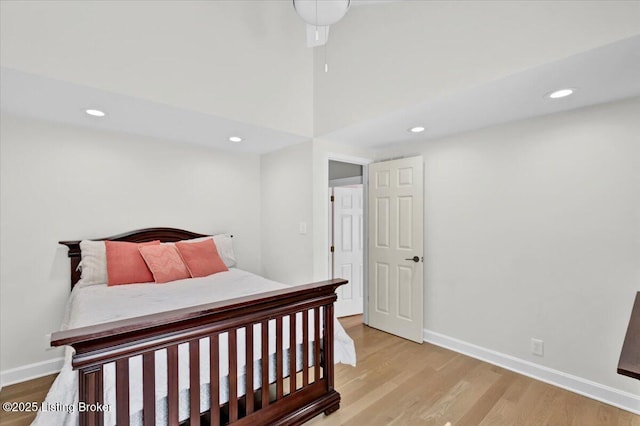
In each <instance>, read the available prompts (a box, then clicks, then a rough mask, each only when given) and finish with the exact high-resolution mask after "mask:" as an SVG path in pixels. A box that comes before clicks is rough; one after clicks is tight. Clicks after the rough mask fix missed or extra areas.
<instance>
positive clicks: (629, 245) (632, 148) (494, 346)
mask: <svg viewBox="0 0 640 426" xmlns="http://www.w3.org/2000/svg"><path fill="white" fill-rule="evenodd" d="M638 117H640V98H634V99H630V100H626V101H622V102H618V103H612V104H607V105H601V106H596V107H590V108H586V109H582V110H575V111H572V112H567V113H562V114H556V115H551V116H546V117H540V118H535V119H530V120H526V121H521V122H517V123H512V124H506V125H502V126H498V127H493V128H489V129H485V130H480V131H474V132H470V133H467V134H462V135H458V136H452V137H447V138H444V139H440V140H436V141H427V142H423V143H418V144H414V145H412V146H407V147H403V148H398V149H395V150H393V151H388V152H386V153H384V154H383V155H382V157H381V158H384V157H391V156H397V155H403V154H404V155H410V154H422V155H423V156H424V159H425V203H424V205H425V210H424V211H425V231H424V233H425V235H424V238H425V239H424V241H425V274H424V276H425V293H424V294H425V300H424V306H425V328H426V329H428V330H431V331H435V332H437V333H441V334H444V335H446V336H450V337H453V338H456V339H460V340H462V341H465V342H469V343H472V344H475V345H478V346H481V347H484V348H488V349H491V350H494V351H498V352H501V353H503V354H507V355H511V356H514V357H517V358H520V359H524V360H528V361H531V362H534V363H539V364H542V365H544V366H547V367H550V368H553V369H556V370H560V371H562V372H565V373H569V374H571V375H575V376H578V377H582V378H585V379H588V380H591V381H594V382H597V383H600V384H603V385H606V386H610V387H613V388H616V389H619V390H622V391H627V392H631V393H633V394H635V395H638V394H639V393H640V385H639V383H638V382H637V381H636V380H633V379H631V378H628V377H625V376H621V375H618V374H616V366H617V363H618V357H619V354H620V348H621V345H622V341H623V339H624V335H625V332H626V327H627V323H628V320H629V314H630V312H631V307H632V304H633V300H634V297H635V294H636V291H638V290H640V261H639V260H640V121H639V120H638ZM531 337H536V338H539V339H542V340H544V343H545V348H544V349H545V354H544V357H543V358H540V357H536V356H534V355H532V354H531V352H530V347H529V342H530V338H531Z"/></svg>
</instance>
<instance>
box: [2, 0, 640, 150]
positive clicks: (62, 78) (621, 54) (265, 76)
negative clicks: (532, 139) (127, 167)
mask: <svg viewBox="0 0 640 426" xmlns="http://www.w3.org/2000/svg"><path fill="white" fill-rule="evenodd" d="M9 3H10V7H9V6H7V5H8V4H9ZM27 3H29V2H27ZM254 3H255V4H256V5H259V9H260V10H259V11H257V10H254ZM287 3H288V2H287ZM436 3H437V2H436ZM52 4H55V5H58V4H64V5H65V7H64V8H61V9H58V8H56V7H52V6H51V5H52ZM131 4H132V6H131V7H130V9H127V10H128V11H130V13H131V14H133V16H128V17H127V18H126V20H125V21H126V22H124V21H118V22H119V24H120V25H121V26H122V25H125V24H126V25H130V27H127V28H125V29H123V30H122V32H123V34H125V35H124V36H122V37H123V38H122V39H118V38H117V37H119V35H118V34H116V33H113V32H112V33H109V32H108V31H106V29H107V27H109V25H112V24H113V22H114V21H117V20H119V19H120V18H119V16H120V14H121V13H120V12H121V11H120V9H118V8H119V7H121V4H120V5H116V6H114V8H115V9H118V10H115V9H114V10H112V9H111V8H110V7H108V4H107V3H99V4H98V3H95V2H90V3H89V2H88V3H82V5H81V6H76V5H79V3H76V2H68V1H66V2H46V3H37V5H35V6H34V5H29V4H25V3H21V2H2V7H3V18H2V24H3V25H2V27H3V28H2V40H1V41H2V52H0V53H1V54H2V63H1V65H2V68H1V69H0V107H1V108H2V109H3V110H5V111H9V112H12V113H15V114H20V115H27V116H31V117H36V118H39V119H44V120H51V121H56V122H62V123H68V124H72V125H77V126H83V127H90V128H96V129H101V130H109V131H116V132H125V133H131V134H137V135H143V136H149V137H154V138H161V139H169V140H174V141H179V142H186V143H196V144H202V145H207V146H211V147H216V148H220V149H225V150H233V151H243V152H251V153H257V154H261V153H265V152H269V151H273V150H276V149H279V148H282V147H285V146H288V145H293V144H297V143H300V142H303V141H306V140H309V134H310V133H309V131H308V129H310V128H311V125H310V124H309V123H311V122H312V120H313V108H314V107H313V96H312V95H313V94H312V91H311V89H312V84H310V83H309V82H312V81H313V79H314V78H317V77H318V76H317V74H314V69H313V66H312V63H311V59H312V55H311V54H306V53H305V52H306V51H305V50H303V49H302V48H301V47H300V46H304V44H305V38H304V23H303V22H302V21H301V20H299V19H298V18H297V17H296V16H295V12H293V8H291V10H289V8H288V6H287V7H284V6H283V2H277V1H276V2H219V3H218V2H211V3H207V5H206V9H205V10H206V12H207V16H208V17H207V19H198V20H197V24H196V25H195V26H193V25H191V24H190V22H191V19H192V18H194V16H197V15H198V14H199V9H198V8H197V7H195V6H194V5H195V4H196V3H193V4H192V3H190V4H189V5H187V6H186V9H185V10H182V9H180V7H181V6H180V3H179V2H178V3H171V4H166V3H163V2H159V3H154V6H156V7H155V8H154V7H153V6H148V5H149V3H147V2H131ZM399 4H404V6H403V7H404V8H410V7H411V2H400V3H399ZM434 4H435V3H434ZM443 4H444V3H443ZM563 4H564V3H563ZM393 6H394V5H393V4H392V5H387V6H381V7H393ZM499 6H500V3H495V4H493V7H499ZM43 7H44V9H46V10H41V9H42V8H43ZM77 7H79V9H78V8H77ZM93 7H96V8H98V9H100V10H94V9H92V8H93ZM217 8H222V9H217ZM373 8H374V9H377V7H373ZM358 9H360V8H358ZM379 10H380V14H384V13H385V10H383V9H379ZM269 11H272V12H273V13H271V14H269V21H270V22H271V23H270V24H268V23H267V22H264V21H261V22H260V25H261V28H262V30H261V31H254V29H255V25H256V22H257V21H256V20H257V19H258V18H260V17H261V16H263V15H264V13H268V12H269ZM98 12H99V13H98ZM216 12H218V13H216ZM258 12H260V13H258ZM352 12H353V11H352ZM409 12H410V11H409ZM141 13H144V14H148V15H150V16H154V17H155V18H157V19H146V20H144V19H138V18H140V17H139V16H137V15H136V14H141ZM225 13H226V14H225ZM34 14H35V15H34ZM78 14H80V15H82V16H84V17H85V18H86V17H87V16H91V17H92V19H91V20H87V19H84V20H81V19H79V17H78ZM32 15H33V16H32ZM100 15H108V19H106V18H105V19H104V20H101V19H100ZM82 16H81V17H82ZM209 17H213V18H215V20H216V23H217V24H219V25H218V26H216V25H210V26H209V25H205V22H207V20H209V19H210V18H209ZM243 17H245V18H246V19H249V20H251V21H252V25H253V27H252V26H251V25H244V23H243V22H244V21H243V19H245V18H243ZM347 17H348V16H347ZM32 18H33V19H32ZM172 19H174V20H175V22H174V21H172ZM233 20H235V21H234V22H233V23H232V22H227V21H233ZM236 21H237V22H236ZM345 21H346V22H340V23H339V24H336V25H344V26H345V28H346V26H347V25H349V22H348V20H347V19H345ZM123 22H124V24H123ZM154 22H155V24H154ZM158 22H160V23H158ZM169 23H171V24H174V28H171V31H170V33H171V34H173V36H171V34H169V35H168V36H167V37H164V38H162V39H161V40H160V42H161V43H160V42H157V40H156V39H157V37H156V33H154V31H158V30H159V28H160V27H162V29H163V30H164V29H165V28H166V25H169ZM134 24H135V25H134ZM270 25H272V26H275V27H278V28H279V30H278V31H277V33H276V34H272V33H273V31H271V30H269V26H270ZM358 25H359V24H358ZM576 25H578V24H576ZM76 26H77V28H76ZM88 26H89V27H88ZM91 26H94V27H100V28H101V31H95V33H96V34H98V35H95V34H93V35H91V37H92V39H91V40H90V42H89V41H87V40H84V39H82V37H83V34H86V32H87V31H89V30H90V27H91ZM102 26H105V28H102ZM220 26H224V32H222V33H217V32H216V31H218V30H220ZM285 26H290V27H291V28H289V29H286V30H285V29H282V27H285ZM374 26H375V25H374ZM578 26H579V25H578ZM639 26H640V23H639ZM59 27H60V28H61V27H64V31H63V32H62V33H60V31H58V30H59V29H60V28H59ZM191 27H193V28H191ZM579 27H580V26H579ZM74 28H75V29H74ZM194 28H195V29H194ZM235 28H239V29H240V30H239V34H238V31H236V30H235ZM580 28H582V27H580ZM583 29H584V28H583ZM183 30H184V31H183ZM196 30H197V31H196ZM362 30H365V29H364V28H363V29H362ZM368 30H371V28H369V29H368ZM105 31H106V32H105ZM350 31H356V32H357V31H358V28H351V29H350ZM511 31H512V30H511ZM625 31H627V30H625ZM101 34H102V35H101ZM265 34H266V35H265ZM269 34H271V35H269ZM187 35H189V36H190V37H191V36H193V37H196V38H194V39H193V43H194V44H193V45H190V46H189V49H184V51H183V49H181V46H183V45H185V43H191V41H190V40H188V39H187V38H185V37H187ZM169 36H170V37H169ZM174 36H175V37H174ZM389 36H390V37H391V36H392V35H389ZM265 37H266V38H265ZM209 38H215V40H216V41H215V43H214V44H207V43H203V42H202V40H208V39H209ZM291 38H295V39H296V40H295V42H294V41H292V40H291ZM125 39H126V40H125ZM128 40H132V41H131V42H130V43H129V42H128ZM143 41H144V42H143ZM332 41H333V42H337V41H338V40H337V39H336V40H331V39H330V40H329V44H330V45H331V43H332ZM594 42H595V41H591V43H594ZM110 43H112V45H111V44H110ZM154 43H158V44H154ZM196 44H197V45H196ZM147 45H148V46H151V49H152V51H153V52H154V53H153V54H150V55H142V54H141V53H140V52H143V51H145V50H142V48H143V47H145V46H147ZM272 45H273V48H272V49H270V48H269V46H272ZM96 46H97V47H96ZM93 47H95V49H94V50H91V51H89V50H88V49H91V48H93ZM329 47H331V46H329ZM340 47H341V48H342V49H343V50H344V49H346V48H347V47H348V45H345V46H340ZM545 48H546V46H545V45H544V44H540V45H535V44H534V45H529V46H528V49H529V50H530V51H531V52H532V54H533V50H535V49H537V51H538V52H543V51H544V49H545ZM220 49H222V51H220ZM203 52H206V54H203ZM221 52H222V53H221ZM234 52H235V53H234ZM288 52H290V53H288ZM85 53H86V54H85ZM458 53H459V54H460V55H463V54H465V52H463V51H459V52H458ZM467 53H469V54H472V53H473V52H467ZM236 56H237V57H238V58H241V60H240V59H238V60H237V61H236V60H235V59H234V58H235V57H236ZM542 56H543V55H542ZM138 57H139V58H140V60H137V59H136V60H133V59H132V58H138ZM126 58H129V60H128V61H127V59H126ZM333 60H334V62H331V67H339V66H340V64H339V63H336V62H335V61H336V60H337V59H333ZM199 61H202V63H203V64H204V67H203V69H202V70H198V72H197V73H196V72H190V71H189V70H192V69H194V67H197V64H199V63H200V62H199ZM316 65H317V64H316ZM370 65H371V67H375V64H370ZM315 72H316V73H317V72H318V71H317V66H316V71H315ZM503 75H504V74H503ZM314 76H315V77H314ZM638 76H640V36H634V37H630V38H626V39H624V40H620V41H618V42H615V43H612V44H608V45H605V46H600V47H597V48H594V49H590V50H587V51H584V52H582V53H578V54H575V55H573V56H570V57H567V58H565V59H561V60H557V61H553V62H550V63H546V64H542V65H538V66H534V67H529V68H528V69H524V70H523V71H521V72H518V73H515V74H512V75H509V76H507V77H504V78H499V79H497V80H494V81H487V80H485V81H484V82H481V83H480V84H476V85H472V86H471V87H468V88H463V89H459V90H448V91H446V90H445V91H442V93H440V95H439V96H438V97H433V96H430V97H427V98H423V102H412V103H411V104H410V105H409V106H407V105H405V106H404V107H402V108H397V107H395V108H393V109H391V110H389V111H387V112H386V113H384V114H381V115H379V116H368V117H366V119H364V120H362V121H359V122H357V123H355V124H353V123H349V124H346V125H343V126H341V127H340V128H337V129H335V130H332V131H331V132H329V133H322V134H316V135H315V136H316V137H322V138H323V139H328V140H331V141H334V142H337V143H345V144H349V145H357V146H364V147H371V148H376V147H384V146H389V145H392V144H398V143H403V142H411V141H415V140H424V139H430V138H436V137H441V136H445V135H449V134H453V133H458V132H463V131H468V130H472V129H476V128H481V127H487V126H491V125H494V124H498V123H503V122H507V121H512V120H518V119H522V118H527V117H532V116H536V115H543V114H551V113H554V112H558V111H562V110H567V109H572V108H579V107H582V106H586V105H592V104H596V103H602V102H609V101H612V100H615V99H622V98H625V97H631V96H638V95H640V78H639V77H638ZM456 78H458V77H456V76H455V75H452V76H451V79H452V80H451V81H454V80H455V79H456ZM287 82H290V84H288V83H287ZM420 83H421V82H420V81H415V84H420ZM425 84H426V83H425ZM566 86H570V87H575V88H577V91H576V94H575V95H574V96H572V97H569V98H566V99H562V100H558V101H551V100H549V99H545V98H544V97H543V95H544V94H545V93H547V92H549V91H551V90H553V89H556V88H559V87H566ZM316 90H317V88H316ZM370 90H375V87H371V88H370ZM302 104H304V105H302ZM86 108H99V109H104V110H105V111H106V112H107V116H106V117H104V118H102V119H97V118H94V117H89V116H87V115H86V114H84V112H83V111H84V109H86ZM311 124H313V123H311ZM414 125H424V126H425V127H427V128H428V130H427V131H426V132H424V133H422V134H418V135H413V134H410V133H408V132H407V131H406V129H408V128H409V127H412V126H414ZM231 135H238V136H241V137H243V138H244V141H243V142H241V143H239V144H234V143H231V142H229V141H228V138H229V136H231Z"/></svg>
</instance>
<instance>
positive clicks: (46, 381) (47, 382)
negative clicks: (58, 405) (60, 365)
mask: <svg viewBox="0 0 640 426" xmlns="http://www.w3.org/2000/svg"><path fill="white" fill-rule="evenodd" d="M56 376H57V374H52V375H50V376H45V377H40V378H39V379H34V380H29V381H28V382H23V383H18V384H16V385H11V386H6V387H3V388H2V391H0V402H1V403H5V402H32V401H35V402H38V403H40V402H42V401H44V398H45V397H46V396H47V392H49V388H50V387H51V384H52V383H53V381H54V380H55V378H56ZM35 418H36V413H35V412H7V411H5V410H4V409H0V425H2V426H19V425H28V424H31V422H32V421H33V419H35Z"/></svg>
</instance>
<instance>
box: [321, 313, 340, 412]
mask: <svg viewBox="0 0 640 426" xmlns="http://www.w3.org/2000/svg"><path fill="white" fill-rule="evenodd" d="M323 317H324V327H323V329H324V336H322V341H323V343H324V347H325V348H324V368H325V369H326V376H327V391H328V392H331V391H333V390H334V387H333V382H334V363H333V351H334V347H333V303H331V304H329V305H325V307H324V315H323ZM339 408H340V396H339V395H338V400H337V401H336V402H335V403H334V404H333V405H331V406H330V407H328V408H327V409H326V410H324V414H325V415H327V416H328V415H329V414H331V413H333V412H334V411H337V410H338V409H339Z"/></svg>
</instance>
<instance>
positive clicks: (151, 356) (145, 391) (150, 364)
mask: <svg viewBox="0 0 640 426" xmlns="http://www.w3.org/2000/svg"><path fill="white" fill-rule="evenodd" d="M142 418H143V421H144V426H155V424H156V353H155V352H148V353H146V354H144V355H142Z"/></svg>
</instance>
